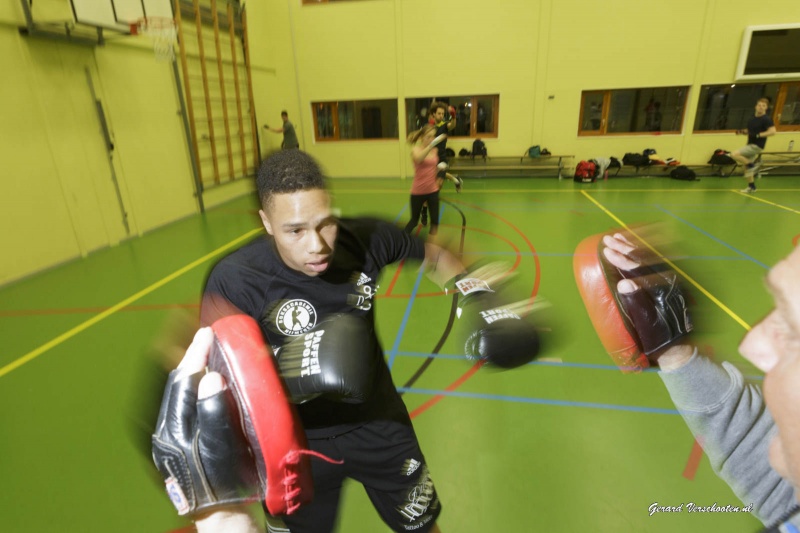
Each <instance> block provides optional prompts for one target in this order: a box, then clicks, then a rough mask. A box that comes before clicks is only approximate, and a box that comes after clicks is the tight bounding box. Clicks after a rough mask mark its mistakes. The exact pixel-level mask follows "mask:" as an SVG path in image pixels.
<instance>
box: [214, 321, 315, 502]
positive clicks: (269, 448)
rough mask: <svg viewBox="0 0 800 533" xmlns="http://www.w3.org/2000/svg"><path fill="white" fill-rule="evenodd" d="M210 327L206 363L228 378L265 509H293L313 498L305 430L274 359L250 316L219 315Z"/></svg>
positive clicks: (259, 329)
mask: <svg viewBox="0 0 800 533" xmlns="http://www.w3.org/2000/svg"><path fill="white" fill-rule="evenodd" d="M211 329H213V330H214V344H213V345H212V347H211V353H210V355H209V358H208V366H209V369H211V370H213V371H216V372H219V373H220V374H222V376H223V377H224V378H225V379H226V380H227V382H228V384H229V386H230V388H231V390H232V391H233V394H234V397H235V398H236V402H237V404H238V405H239V411H240V412H241V413H242V427H243V428H244V433H245V436H246V437H247V442H248V443H249V445H250V448H251V449H252V451H253V455H254V457H255V464H256V467H257V469H258V474H259V478H260V479H261V483H262V485H263V487H264V502H265V503H266V506H267V510H268V511H269V512H270V514H272V515H283V514H292V513H293V512H294V511H295V510H297V509H298V508H299V507H300V506H301V505H303V504H305V503H308V502H310V501H311V499H312V498H313V495H314V489H313V483H312V480H311V465H310V464H309V459H308V453H309V452H308V450H307V448H308V445H307V443H306V438H305V433H304V431H303V427H302V424H301V422H300V418H299V416H298V415H297V411H296V410H295V407H294V406H293V405H292V404H291V403H290V402H289V393H288V392H287V390H286V386H285V384H284V382H283V380H282V379H281V377H280V374H279V372H278V368H277V364H276V362H275V359H274V358H273V356H272V353H271V351H270V349H269V348H268V347H267V344H266V343H265V342H264V337H263V336H262V334H261V328H260V327H259V326H258V323H257V322H256V321H255V320H253V319H252V318H251V317H249V316H246V315H232V316H228V317H225V318H221V319H219V320H217V321H216V322H214V324H212V326H211Z"/></svg>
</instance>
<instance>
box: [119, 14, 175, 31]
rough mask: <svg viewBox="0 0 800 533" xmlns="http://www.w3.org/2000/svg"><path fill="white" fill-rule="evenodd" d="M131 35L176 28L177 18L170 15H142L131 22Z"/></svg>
mask: <svg viewBox="0 0 800 533" xmlns="http://www.w3.org/2000/svg"><path fill="white" fill-rule="evenodd" d="M130 28H131V35H147V34H152V33H159V32H161V31H164V30H167V31H171V30H174V29H175V19H171V18H169V17H142V18H140V19H138V20H136V21H135V22H132V23H131V24H130Z"/></svg>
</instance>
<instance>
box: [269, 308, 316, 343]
mask: <svg viewBox="0 0 800 533" xmlns="http://www.w3.org/2000/svg"><path fill="white" fill-rule="evenodd" d="M316 324H317V311H316V310H315V309H314V306H313V305H311V304H310V303H308V302H307V301H305V300H289V301H288V302H286V303H284V304H283V305H281V306H280V307H279V308H278V314H277V316H276V318H275V325H276V326H277V327H278V330H279V331H280V332H281V333H283V334H284V335H302V334H303V333H306V332H307V331H309V330H311V329H312V328H313V327H314V326H315V325H316Z"/></svg>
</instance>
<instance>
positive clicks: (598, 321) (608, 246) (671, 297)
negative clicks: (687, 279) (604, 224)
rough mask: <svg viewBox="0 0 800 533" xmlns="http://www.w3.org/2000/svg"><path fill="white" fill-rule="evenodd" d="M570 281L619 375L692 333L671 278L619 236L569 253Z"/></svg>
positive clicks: (590, 241)
mask: <svg viewBox="0 0 800 533" xmlns="http://www.w3.org/2000/svg"><path fill="white" fill-rule="evenodd" d="M573 270H574V273H575V281H576V283H577V284H578V290H579V291H580V294H581V297H582V298H583V303H584V305H585V306H586V310H587V312H588V313H589V318H590V319H591V321H592V325H593V326H594V329H595V331H596V332H597V334H598V336H599V337H600V341H601V342H602V344H603V346H604V347H605V349H606V351H607V352H608V354H609V355H610V356H611V358H612V359H613V360H614V362H615V363H616V364H617V366H619V367H620V369H621V370H622V371H623V372H626V373H627V372H639V371H641V370H643V369H645V368H648V367H649V366H650V360H649V359H648V356H652V355H654V354H656V353H657V352H659V351H660V350H662V349H664V348H666V347H668V346H669V345H670V344H672V343H673V342H674V341H675V340H677V339H679V338H681V337H683V336H684V335H686V334H688V333H689V332H690V331H692V329H693V325H692V320H691V318H690V316H689V312H688V305H687V303H688V302H687V298H686V295H685V292H684V290H683V289H682V288H681V284H680V280H679V279H678V276H677V274H676V273H675V272H674V271H673V270H672V269H670V268H669V266H668V265H667V264H665V263H664V262H663V260H661V259H660V258H658V257H657V256H656V255H655V254H654V253H652V252H651V251H650V250H648V249H645V248H644V247H642V246H638V245H636V244H633V242H632V240H629V239H627V238H626V237H625V236H624V235H622V234H621V233H616V234H613V235H612V234H598V235H592V236H591V237H587V238H586V239H584V240H583V241H581V243H580V244H578V247H577V249H576V250H575V256H574V259H573Z"/></svg>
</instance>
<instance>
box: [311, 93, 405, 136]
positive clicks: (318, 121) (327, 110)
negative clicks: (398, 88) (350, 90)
mask: <svg viewBox="0 0 800 533" xmlns="http://www.w3.org/2000/svg"><path fill="white" fill-rule="evenodd" d="M311 108H312V110H313V115H314V137H315V139H316V140H317V141H319V142H325V141H354V140H363V139H396V138H397V137H398V135H399V132H398V129H397V100H362V101H352V102H314V103H312V104H311Z"/></svg>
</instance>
